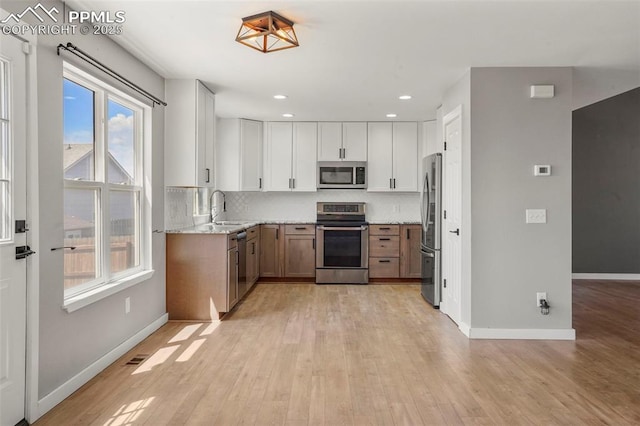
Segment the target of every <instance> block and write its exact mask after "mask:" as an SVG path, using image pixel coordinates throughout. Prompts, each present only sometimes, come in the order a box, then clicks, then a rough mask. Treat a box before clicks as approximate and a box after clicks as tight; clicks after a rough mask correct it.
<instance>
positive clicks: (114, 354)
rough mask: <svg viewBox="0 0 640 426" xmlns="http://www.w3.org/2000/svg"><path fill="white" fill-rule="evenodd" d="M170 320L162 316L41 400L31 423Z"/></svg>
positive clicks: (166, 316)
mask: <svg viewBox="0 0 640 426" xmlns="http://www.w3.org/2000/svg"><path fill="white" fill-rule="evenodd" d="M168 320H169V314H164V315H162V316H161V317H160V318H158V319H157V320H155V321H154V322H152V323H151V324H149V325H148V326H146V327H145V328H143V329H142V330H140V331H139V332H137V333H136V334H134V335H133V336H131V337H130V338H128V339H127V340H126V341H124V342H123V343H122V344H120V345H118V346H117V347H116V348H114V349H113V350H112V351H111V352H109V353H107V354H106V355H104V356H103V357H102V358H100V359H98V360H97V361H96V362H94V363H93V364H91V365H90V366H88V367H87V368H85V369H84V370H82V371H81V372H79V373H78V374H76V375H75V376H73V377H72V378H71V379H69V380H68V381H66V382H65V383H63V384H62V385H60V387H58V388H57V389H56V390H54V391H53V392H51V393H50V394H49V395H47V396H45V397H44V398H42V399H41V400H39V401H38V410H37V411H38V412H37V417H36V418H32V419H31V422H35V421H36V420H37V419H38V418H40V417H42V416H43V415H44V414H45V413H46V412H48V411H49V410H51V409H52V408H53V407H55V406H56V405H58V404H59V403H61V402H62V401H63V400H64V399H65V398H67V397H69V396H70V395H71V394H72V393H74V392H75V391H76V390H78V389H80V387H81V386H82V385H84V384H85V383H87V382H88V381H89V380H91V379H92V378H94V377H95V376H97V375H98V374H99V373H100V372H101V371H102V370H104V369H105V368H107V367H108V366H110V365H111V364H113V363H114V362H115V361H117V360H118V358H120V357H121V356H123V355H124V354H126V353H127V352H128V351H130V350H131V349H133V348H134V347H135V346H136V345H137V344H138V343H140V342H142V341H143V340H144V339H146V338H147V337H149V336H150V335H151V333H153V332H154V331H156V330H157V329H159V328H160V327H162V326H163V325H164V324H166V323H167V321H168Z"/></svg>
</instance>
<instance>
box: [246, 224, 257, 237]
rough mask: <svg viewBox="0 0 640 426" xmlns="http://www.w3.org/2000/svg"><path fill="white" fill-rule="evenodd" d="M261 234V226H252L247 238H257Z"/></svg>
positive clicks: (248, 230)
mask: <svg viewBox="0 0 640 426" xmlns="http://www.w3.org/2000/svg"><path fill="white" fill-rule="evenodd" d="M259 235H260V226H252V227H251V228H249V229H247V240H251V239H253V238H256V237H258V236H259Z"/></svg>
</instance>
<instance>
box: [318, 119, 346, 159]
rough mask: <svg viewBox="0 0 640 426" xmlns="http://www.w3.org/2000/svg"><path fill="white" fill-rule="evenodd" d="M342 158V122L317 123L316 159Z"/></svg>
mask: <svg viewBox="0 0 640 426" xmlns="http://www.w3.org/2000/svg"><path fill="white" fill-rule="evenodd" d="M341 159H342V123H334V122H324V123H318V161H340V160H341Z"/></svg>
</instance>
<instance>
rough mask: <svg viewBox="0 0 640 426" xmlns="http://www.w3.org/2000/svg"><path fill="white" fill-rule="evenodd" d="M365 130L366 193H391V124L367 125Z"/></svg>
mask: <svg viewBox="0 0 640 426" xmlns="http://www.w3.org/2000/svg"><path fill="white" fill-rule="evenodd" d="M367 129H368V139H369V140H368V143H367V158H368V160H367V173H368V174H369V176H367V191H392V190H393V189H392V188H391V186H392V180H391V179H392V178H393V166H392V164H393V162H392V155H393V128H392V124H391V123H369V124H368V126H367Z"/></svg>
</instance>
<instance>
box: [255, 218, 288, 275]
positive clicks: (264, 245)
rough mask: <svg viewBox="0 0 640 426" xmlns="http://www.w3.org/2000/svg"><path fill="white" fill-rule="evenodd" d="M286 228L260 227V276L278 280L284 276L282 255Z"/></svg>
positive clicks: (279, 226) (278, 226) (275, 226)
mask: <svg viewBox="0 0 640 426" xmlns="http://www.w3.org/2000/svg"><path fill="white" fill-rule="evenodd" d="M282 228H284V226H281V225H260V262H259V263H260V266H259V268H260V276H261V277H265V278H278V277H282V275H283V271H282V270H283V268H282V263H281V259H282V256H281V255H280V253H282V251H283V247H284V229H282Z"/></svg>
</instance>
